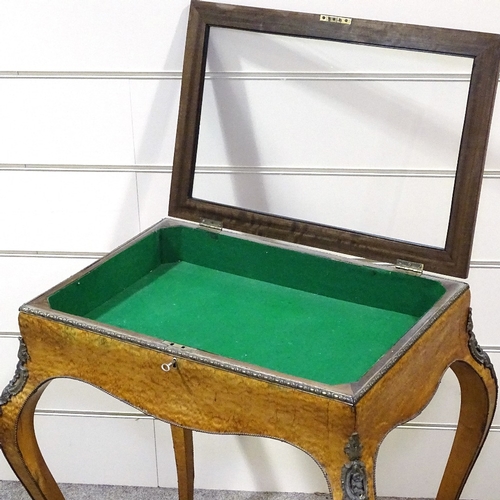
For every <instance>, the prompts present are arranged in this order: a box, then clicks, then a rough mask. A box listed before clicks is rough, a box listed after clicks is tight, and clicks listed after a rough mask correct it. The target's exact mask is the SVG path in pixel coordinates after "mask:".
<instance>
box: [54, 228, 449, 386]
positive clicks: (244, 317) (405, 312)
mask: <svg viewBox="0 0 500 500" xmlns="http://www.w3.org/2000/svg"><path fill="white" fill-rule="evenodd" d="M443 293H444V288H443V287H442V286H441V285H440V284H439V283H437V282H435V281H430V280H426V279H422V278H416V277H413V276H407V275H403V274H400V273H392V272H388V271H382V270H375V269H372V268H367V267H362V266H356V265H352V264H346V263H343V262H338V261H334V260H330V259H326V258H321V257H317V256H311V255H308V254H303V253H299V252H294V251H290V250H284V249H280V248H275V247H269V246H267V245H262V244H258V243H254V242H250V241H246V240H242V239H237V238H232V237H228V236H225V235H215V234H213V233H209V232H205V231H202V230H196V229H191V228H186V227H172V228H165V229H163V230H160V231H158V232H156V233H153V234H151V235H149V236H147V237H146V238H144V239H143V240H141V241H139V242H138V243H136V244H135V245H133V246H132V247H130V248H128V249H127V250H125V251H123V252H121V253H120V254H119V255H117V256H115V257H113V258H112V259H110V260H108V261H107V262H105V263H104V264H102V265H101V266H99V267H98V268H96V269H94V270H93V271H92V272H90V273H88V274H86V275H84V276H83V277H82V278H81V279H80V280H79V281H77V282H74V283H72V284H70V285H68V286H66V287H65V288H63V289H61V290H59V291H58V292H56V293H55V294H53V295H52V296H51V297H50V299H49V302H50V304H51V306H52V307H53V308H55V309H58V310H61V311H65V312H68V313H71V314H77V315H80V316H83V317H86V318H89V319H94V320H97V321H100V322H102V323H105V324H108V325H113V326H117V327H120V328H125V329H127V330H131V331H135V332H139V333H143V334H146V335H150V336H153V337H156V338H159V339H162V340H167V341H171V342H175V343H177V344H181V345H186V346H189V347H194V348H197V349H201V350H204V351H208V352H211V353H214V354H218V355H221V356H225V357H228V358H231V359H235V360H238V361H244V362H247V363H251V364H255V365H258V366H261V367H264V368H268V369H271V370H275V371H278V372H281V373H284V374H288V375H293V376H298V377H302V378H306V379H309V380H314V381H317V382H322V383H326V384H332V385H333V384H341V383H348V382H354V381H356V380H359V378H361V377H362V375H363V374H364V373H366V372H367V371H368V370H369V369H370V367H371V366H373V364H374V363H375V362H376V361H377V360H378V359H379V358H380V357H381V356H382V355H383V354H384V353H385V352H387V351H388V350H389V349H390V348H391V347H392V346H393V345H394V344H395V343H396V342H397V341H398V340H399V339H400V338H401V337H402V336H403V335H404V334H405V333H406V332H407V331H408V330H409V329H410V328H411V327H412V326H413V325H414V324H415V323H416V322H417V321H418V319H419V318H420V317H421V316H422V315H423V314H424V313H425V312H426V311H427V310H428V309H429V308H430V307H432V305H433V304H434V303H435V302H436V301H437V300H438V298H439V297H441V296H442V295H443Z"/></svg>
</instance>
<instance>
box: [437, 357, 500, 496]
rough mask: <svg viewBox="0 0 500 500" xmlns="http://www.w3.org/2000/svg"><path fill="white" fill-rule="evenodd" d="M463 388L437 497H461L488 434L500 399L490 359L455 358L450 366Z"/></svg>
mask: <svg viewBox="0 0 500 500" xmlns="http://www.w3.org/2000/svg"><path fill="white" fill-rule="evenodd" d="M451 368H452V370H453V371H454V372H455V374H456V376H457V378H458V380H459V383H460V389H461V408H460V417H459V421H458V427H457V432H456V435H455V439H454V441H453V446H452V449H451V452H450V457H449V459H448V463H447V465H446V469H445V472H444V476H443V479H442V481H441V485H440V487H439V492H438V495H437V497H436V500H458V499H459V498H460V494H461V492H462V490H463V488H464V486H465V483H466V481H467V478H468V477H469V474H470V471H471V469H472V467H473V465H474V463H475V461H476V459H477V456H478V455H479V452H480V451H481V448H482V446H483V443H484V441H485V439H486V436H487V434H488V431H489V428H490V425H491V422H492V420H493V414H494V410H495V404H496V398H497V384H496V379H495V376H494V373H493V368H492V366H491V364H489V360H488V362H487V363H485V364H479V363H477V364H476V363H474V364H470V363H469V362H466V361H456V362H455V363H453V364H452V365H451Z"/></svg>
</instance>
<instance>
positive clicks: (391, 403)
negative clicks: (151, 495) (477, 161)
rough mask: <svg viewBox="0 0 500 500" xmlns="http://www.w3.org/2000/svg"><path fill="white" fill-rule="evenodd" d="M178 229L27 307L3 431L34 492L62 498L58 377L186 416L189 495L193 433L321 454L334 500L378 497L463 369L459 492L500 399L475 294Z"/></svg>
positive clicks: (177, 419) (446, 493)
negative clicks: (388, 448)
mask: <svg viewBox="0 0 500 500" xmlns="http://www.w3.org/2000/svg"><path fill="white" fill-rule="evenodd" d="M170 224H172V222H171V221H168V220H167V221H165V222H164V223H163V227H160V228H155V229H154V230H152V231H151V232H150V233H148V234H147V235H145V236H143V237H142V238H140V239H138V240H137V241H134V242H131V243H130V244H129V245H128V246H127V247H126V248H124V249H119V250H118V251H116V252H114V253H112V254H110V256H108V257H107V258H106V259H105V261H104V262H102V263H100V265H98V266H93V269H91V270H90V272H89V271H84V272H82V273H81V275H79V276H76V277H75V278H74V279H73V280H72V281H71V283H69V284H67V285H66V286H62V287H61V288H59V289H58V290H57V291H55V292H53V293H51V292H48V294H46V295H44V296H43V297H41V298H39V299H37V300H36V301H34V302H32V303H30V304H28V305H26V306H24V307H23V309H22V312H21V314H20V327H21V334H22V349H21V351H20V362H19V365H18V371H17V373H16V378H15V379H14V380H13V382H12V384H11V385H10V386H9V387H8V388H7V391H8V393H9V394H8V399H9V401H8V404H5V405H4V406H2V416H1V418H0V425H1V427H0V429H1V430H0V437H1V443H2V450H3V452H4V454H5V456H6V457H7V459H8V461H9V463H10V464H11V465H12V467H13V469H14V470H15V472H16V474H17V475H18V477H19V478H20V479H21V481H22V482H23V484H24V485H25V486H26V488H27V489H28V491H30V493H31V495H32V496H33V498H35V499H37V500H38V499H44V500H45V499H46V500H56V499H60V498H63V497H62V495H61V493H60V492H59V489H58V487H57V485H56V483H55V482H54V480H53V479H52V476H51V474H50V472H49V471H48V470H47V467H46V466H45V464H44V461H43V458H42V455H41V453H40V452H39V450H38V446H37V444H36V438H35V434H34V429H33V412H34V410H35V407H36V402H37V401H38V398H39V397H40V395H41V394H42V393H43V390H44V389H45V388H46V387H47V386H48V384H49V383H50V381H51V380H52V379H54V378H58V377H67V378H74V379H77V380H81V381H85V382H87V383H89V384H92V385H94V386H96V387H99V388H101V389H103V390H104V391H106V392H108V393H109V394H112V395H114V396H115V397H118V398H120V399H121V400H123V401H126V402H127V403H129V404H131V405H133V406H135V407H136V408H138V409H140V410H141V411H143V412H145V413H147V414H149V415H153V416H154V417H156V418H159V419H162V420H164V421H166V422H170V423H172V424H174V427H173V431H174V432H173V437H174V444H175V448H176V459H177V463H178V469H179V487H180V492H181V498H183V499H189V498H191V496H192V489H193V473H192V471H193V465H192V443H191V435H190V431H191V430H193V429H194V430H200V431H207V432H215V433H232V434H248V435H255V436H266V437H272V438H276V439H280V440H283V441H286V442H288V443H290V444H292V445H294V446H297V447H298V448H300V449H301V450H304V451H305V452H306V453H308V454H309V455H311V456H312V457H313V458H314V459H315V460H316V461H317V463H318V465H319V466H320V467H321V468H322V470H323V471H324V473H325V476H326V478H327V481H328V485H329V487H330V488H331V491H332V494H333V498H335V499H337V498H349V499H351V498H352V499H361V498H369V499H374V498H375V491H374V463H375V458H376V454H377V451H378V447H379V445H380V443H381V441H382V440H383V439H384V437H385V436H386V434H387V433H388V432H389V431H390V430H392V429H393V428H394V427H395V426H397V425H399V424H401V423H403V422H405V421H407V420H409V419H411V418H413V417H414V416H415V415H417V414H418V413H420V412H421V411H422V409H423V408H424V407H425V406H426V405H427V404H428V402H429V401H430V399H431V397H432V395H433V394H434V392H435V391H436V389H437V387H438V384H439V382H440V380H441V377H442V375H443V373H444V372H445V371H446V370H447V368H448V367H450V366H451V368H452V369H453V370H454V372H455V373H456V375H457V376H458V378H459V380H460V385H461V389H462V410H461V414H460V421H459V424H458V431H457V436H456V439H455V444H454V446H453V449H452V452H451V457H450V461H449V465H448V467H447V469H446V473H445V477H444V479H443V484H442V486H441V490H440V493H439V496H438V498H439V499H451V498H458V495H459V491H460V490H461V488H462V486H463V483H464V481H465V478H466V477H467V475H468V472H469V470H470V468H471V466H472V464H473V463H474V460H475V458H476V456H477V454H478V452H479V450H480V448H481V445H482V443H483V441H484V439H485V437H486V433H487V431H488V428H489V426H490V423H491V419H492V416H493V411H494V408H495V401H496V383H495V378H494V374H493V369H492V366H491V364H490V363H489V360H488V358H487V356H486V355H485V354H484V353H483V352H482V351H481V350H480V349H479V348H478V346H477V343H476V342H475V339H474V335H473V333H472V326H471V318H470V309H469V291H468V288H467V286H466V285H464V284H462V283H458V282H449V281H445V282H443V281H441V282H439V281H435V280H429V279H425V278H422V277H415V276H410V275H406V274H403V273H399V272H391V271H387V270H384V269H377V268H372V267H367V266H359V265H355V264H351V263H346V262H342V261H338V260H332V259H331V258H329V257H328V256H326V255H324V254H322V253H321V252H316V253H310V252H308V253H303V252H297V251H296V249H295V250H291V249H290V248H284V247H286V246H287V245H282V246H275V245H271V244H269V243H267V244H265V243H264V242H263V241H259V240H258V239H255V238H253V239H241V238H237V237H235V236H225V235H222V234H220V235H215V234H213V233H210V232H207V231H204V230H202V229H194V228H193V227H190V226H187V225H182V226H170ZM289 247H290V246H289ZM187 284H189V286H187ZM62 313H65V314H62ZM77 317H78V318H80V319H76V318H77ZM130 332H137V333H136V334H133V333H130ZM353 381H354V382H353ZM18 391H19V392H18ZM362 491H364V493H363V494H361V492H362ZM363 495H364V496H363Z"/></svg>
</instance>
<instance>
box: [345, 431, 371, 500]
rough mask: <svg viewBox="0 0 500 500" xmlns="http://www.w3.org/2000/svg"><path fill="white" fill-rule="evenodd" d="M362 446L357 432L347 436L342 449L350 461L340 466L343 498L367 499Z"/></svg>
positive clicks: (347, 499)
mask: <svg viewBox="0 0 500 500" xmlns="http://www.w3.org/2000/svg"><path fill="white" fill-rule="evenodd" d="M362 449H363V447H362V445H361V441H360V439H359V435H358V433H357V432H354V433H353V434H352V435H351V437H350V438H349V442H348V443H347V444H346V446H345V448H344V451H345V454H346V455H347V456H348V458H349V460H350V462H349V463H347V464H345V465H344V466H343V467H342V476H341V482H342V491H343V500H367V498H368V494H367V475H366V467H365V464H364V463H363V462H362V461H361V451H362Z"/></svg>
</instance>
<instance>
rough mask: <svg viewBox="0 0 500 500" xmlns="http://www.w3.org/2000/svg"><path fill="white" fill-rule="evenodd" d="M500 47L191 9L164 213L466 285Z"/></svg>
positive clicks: (456, 35) (429, 32)
mask: <svg viewBox="0 0 500 500" xmlns="http://www.w3.org/2000/svg"><path fill="white" fill-rule="evenodd" d="M499 59H500V36H498V35H490V34H485V33H473V32H466V31H457V30H448V29H441V28H429V27H421V26H412V25H402V24H395V23H383V22H379V21H366V20H360V19H349V18H345V17H340V16H334V15H329V14H303V13H293V12H284V11H276V10H269V9H259V8H252V7H242V6H231V5H224V4H212V3H209V2H193V3H192V4H191V11H190V19H189V24H188V34H187V42H186V52H185V62H184V70H183V83H182V91H181V104H180V111H179V122H178V130H177V141H176V148H175V155H174V169H173V177H172V189H171V195H170V207H169V214H170V215H172V216H175V217H180V218H183V219H189V220H194V221H198V222H199V221H201V220H202V219H209V220H215V221H219V222H220V223H222V224H223V227H224V228H230V229H236V230H239V231H243V232H247V233H254V234H260V235H263V236H268V237H272V238H276V239H280V240H287V241H293V242H296V243H301V244H305V245H309V246H316V247H320V248H326V249H329V250H334V251H338V252H342V253H345V254H350V255H356V256H361V257H366V258H370V259H376V260H383V261H386V262H396V260H398V259H403V260H407V261H412V262H417V263H419V264H423V265H424V267H425V269H426V270H429V271H434V272H439V273H442V274H448V275H455V276H462V277H465V276H466V275H467V272H468V267H469V261H470V253H471V247H472V237H473V233H474V225H475V219H476V213H477V205H478V201H479V191H480V186H481V180H482V172H483V167H484V160H485V155H486V145H487V139H488V133H489V128H490V122H491V116H492V109H493V102H494V99H495V91H496V84H497V81H498V65H499Z"/></svg>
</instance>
